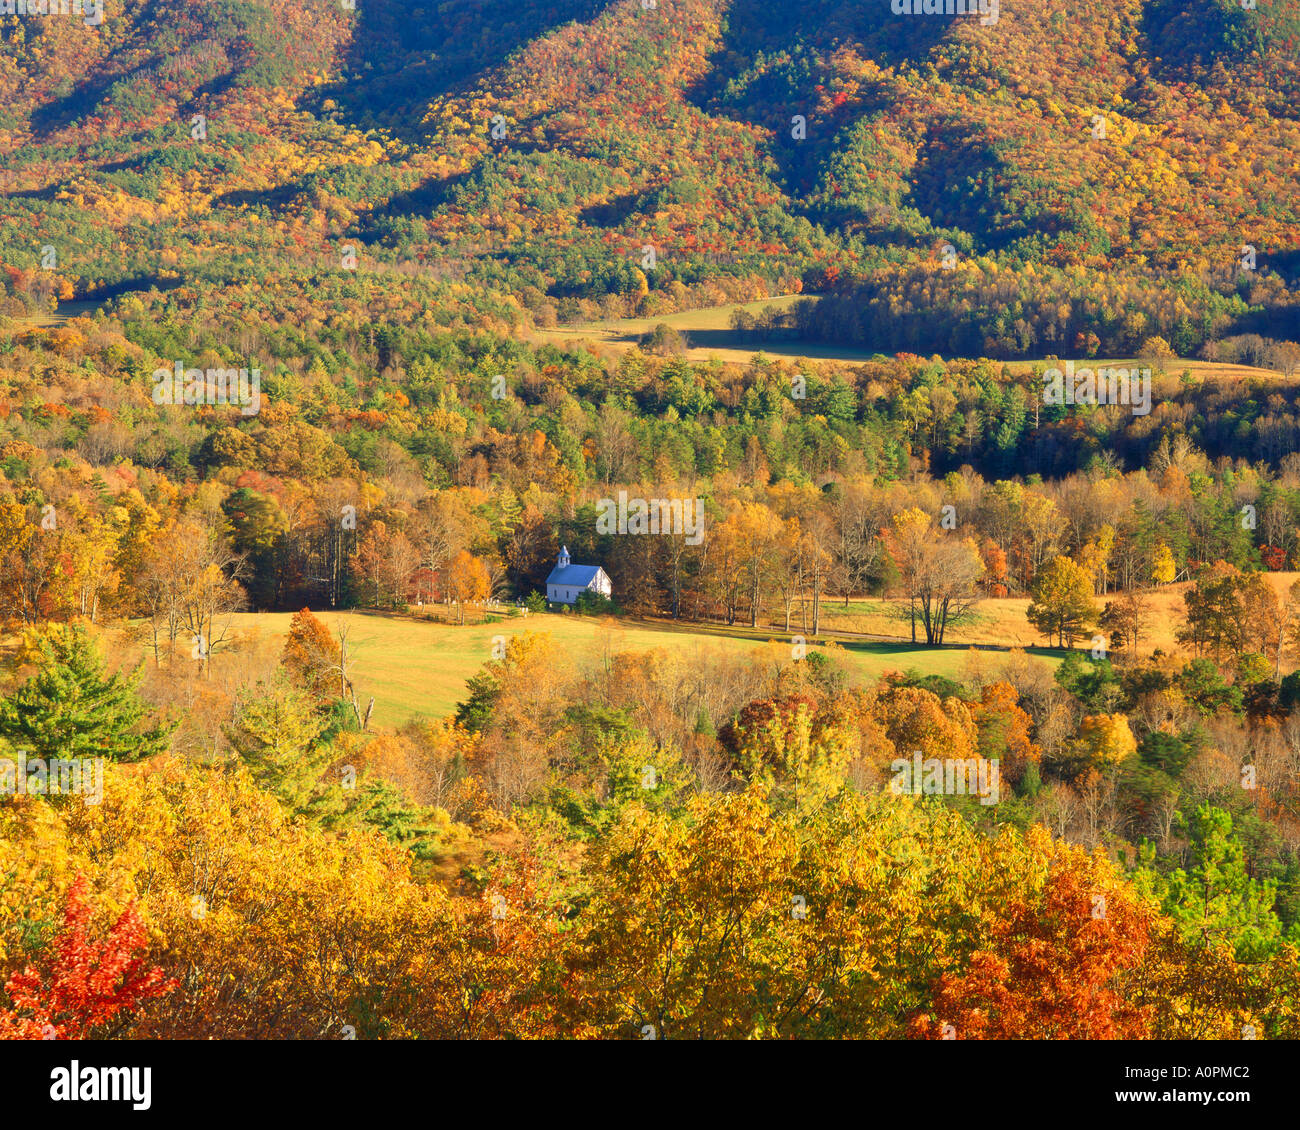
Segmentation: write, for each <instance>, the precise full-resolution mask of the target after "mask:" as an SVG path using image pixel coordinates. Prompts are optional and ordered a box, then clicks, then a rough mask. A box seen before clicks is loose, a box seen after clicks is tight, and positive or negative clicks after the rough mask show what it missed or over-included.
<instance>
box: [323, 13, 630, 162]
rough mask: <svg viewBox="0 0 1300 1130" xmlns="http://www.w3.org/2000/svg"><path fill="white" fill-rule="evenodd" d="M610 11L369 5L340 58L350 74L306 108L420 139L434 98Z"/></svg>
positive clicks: (467, 86) (364, 126)
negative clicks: (326, 108)
mask: <svg viewBox="0 0 1300 1130" xmlns="http://www.w3.org/2000/svg"><path fill="white" fill-rule="evenodd" d="M606 6H607V0H516V2H515V3H512V4H509V5H503V4H501V3H500V2H499V0H446V2H444V3H439V4H427V3H424V2H423V0H365V2H364V3H358V4H357V8H356V14H355V16H354V20H355V24H354V30H353V34H352V40H351V42H350V43H349V44H348V45H347V47H346V49H345V50H344V51H343V53H342V57H341V59H340V63H341V65H342V68H343V71H344V74H345V76H346V77H345V78H344V79H343V80H342V81H341V82H338V83H334V84H331V85H329V86H320V87H316V88H315V89H314V90H313V91H312V92H311V94H310V95H309V97H308V98H306V99H304V105H303V108H304V109H310V110H313V111H318V110H319V108H320V104H321V103H323V102H325V101H326V100H332V101H333V102H334V103H335V104H336V105H337V107H338V116H339V118H340V120H341V121H342V122H343V123H344V124H345V125H349V126H353V127H355V128H357V129H363V130H364V129H385V130H388V131H389V132H390V133H392V134H393V136H395V137H398V138H401V139H402V140H404V141H407V142H418V141H422V140H423V139H424V138H425V136H426V131H425V130H424V128H423V127H422V126H421V124H420V121H421V119H422V117H423V116H424V111H425V109H426V108H427V106H428V103H429V102H430V101H431V100H432V99H434V98H436V97H438V96H439V95H445V94H454V93H457V92H461V91H464V90H468V89H470V88H472V87H473V86H474V84H475V82H476V81H477V80H478V79H479V78H480V76H482V75H483V73H484V72H485V71H489V70H492V69H494V68H497V67H500V66H501V65H502V64H504V63H505V62H506V61H507V60H508V59H509V58H510V56H511V55H513V54H514V53H515V52H516V51H518V50H519V49H520V48H521V47H524V46H526V45H527V44H528V43H531V42H532V41H533V40H535V39H537V38H538V37H539V36H543V35H546V34H548V33H549V32H551V31H553V30H555V29H556V28H558V27H562V26H563V25H565V24H567V23H571V22H573V21H587V20H590V19H591V18H592V17H594V16H595V15H597V14H598V13H600V12H601V11H602V10H604V8H605V7H606ZM416 11H419V12H421V13H422V15H423V18H422V19H421V20H418V21H417V20H416V19H415V17H414V13H415V12H416Z"/></svg>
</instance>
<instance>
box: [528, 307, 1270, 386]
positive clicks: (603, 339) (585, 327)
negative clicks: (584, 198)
mask: <svg viewBox="0 0 1300 1130" xmlns="http://www.w3.org/2000/svg"><path fill="white" fill-rule="evenodd" d="M816 297H818V296H817V295H816V294H785V295H780V296H779V297H776V298H760V299H759V300H758V301H756V302H734V303H730V304H728V305H725V306H705V307H700V308H698V309H695V310H683V311H681V312H680V313H677V314H662V315H659V316H658V317H651V318H613V319H608V320H604V321H595V322H582V323H579V324H576V325H572V326H557V327H555V328H554V329H549V330H538V331H537V332H536V334H535V335H534V336H535V337H536V338H537V339H538V340H540V341H546V342H550V343H553V344H556V345H572V344H574V343H576V342H579V341H589V342H595V343H598V344H601V345H605V346H609V347H611V348H613V349H614V350H616V351H622V350H625V349H631V348H632V347H633V346H634V345H636V343H637V341H638V339H639V338H640V337H641V336H642V335H643V334H647V333H650V332H651V331H652V330H653V329H654V328H655V326H657V325H659V324H660V323H663V324H665V325H669V326H671V327H672V328H673V329H675V330H676V331H677V332H678V333H680V334H684V335H685V336H686V338H687V342H688V345H689V346H690V348H688V349H687V352H686V356H687V359H688V360H691V361H708V360H709V359H711V358H714V357H716V358H717V359H718V360H720V361H731V362H737V363H747V362H749V361H750V360H751V359H752V358H753V357H754V355H755V354H757V353H763V354H765V355H767V356H768V357H786V358H803V359H806V360H809V361H840V362H844V363H846V364H853V363H855V362H859V361H867V360H870V359H871V358H872V357H874V356H876V354H877V353H878V352H879V351H878V350H872V349H852V348H850V347H848V346H845V345H834V344H828V345H820V344H818V343H816V342H809V341H798V340H796V339H794V338H792V337H789V336H776V337H773V338H772V339H771V340H769V341H764V342H753V341H751V340H748V339H746V337H745V335H742V334H739V333H737V332H736V331H734V330H733V329H732V328H731V316H732V314H733V313H735V311H737V310H746V311H748V312H749V313H750V314H757V313H759V312H760V311H761V310H762V309H763V308H764V307H767V306H775V307H776V308H777V309H778V310H786V309H789V307H790V306H792V305H794V303H796V302H798V301H799V300H800V299H803V298H816ZM1053 363H1055V362H1053ZM1006 364H1007V365H1008V367H1009V369H1010V371H1011V372H1013V373H1023V372H1029V371H1031V370H1032V369H1033V367H1034V366H1035V365H1041V366H1046V365H1047V364H1048V362H1047V361H1046V360H1038V361H1009V362H1006ZM1075 364H1076V365H1078V366H1088V367H1090V368H1093V369H1097V368H1105V367H1107V366H1116V367H1124V366H1132V365H1146V364H1148V362H1142V361H1139V360H1138V359H1136V358H1114V359H1110V360H1102V359H1092V360H1086V359H1085V360H1080V359H1075ZM1151 367H1152V369H1153V370H1154V369H1155V368H1157V367H1159V368H1163V369H1164V371H1165V372H1166V373H1167V374H1169V375H1171V376H1177V375H1179V374H1181V373H1182V372H1183V371H1184V370H1189V371H1190V372H1191V375H1192V378H1193V379H1194V380H1205V379H1207V378H1220V379H1222V378H1233V379H1241V378H1246V377H1265V378H1272V379H1278V378H1279V377H1280V376H1281V374H1280V373H1277V372H1275V371H1274V370H1272V369H1259V368H1253V367H1251V366H1249V365H1228V364H1223V363H1220V362H1216V361H1200V360H1193V359H1182V358H1178V359H1167V360H1164V361H1161V362H1159V363H1158V365H1152V366H1151Z"/></svg>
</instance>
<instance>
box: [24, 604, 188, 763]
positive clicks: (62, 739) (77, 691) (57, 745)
mask: <svg viewBox="0 0 1300 1130" xmlns="http://www.w3.org/2000/svg"><path fill="white" fill-rule="evenodd" d="M35 650H36V653H37V666H38V669H37V672H36V674H35V675H33V676H32V677H31V678H30V679H28V680H27V682H25V683H24V684H23V685H22V686H21V687H19V688H18V689H17V690H16V691H14V693H13V694H11V695H9V696H8V697H7V698H3V699H0V736H2V737H4V738H7V739H8V740H9V741H10V742H12V743H13V745H14V747H15V748H16V749H20V750H25V751H26V752H27V753H28V754H29V755H30V756H33V757H43V758H47V759H48V758H55V757H62V758H72V757H106V758H109V759H111V760H113V761H139V760H141V759H143V758H146V757H152V756H154V755H155V754H158V753H162V752H163V751H164V750H166V749H167V745H168V739H169V737H170V735H171V732H172V730H174V729H175V728H176V726H175V723H172V724H170V725H154V726H143V727H142V725H141V723H142V722H143V721H144V720H145V719H146V717H147V716H148V715H149V714H150V711H149V708H148V707H147V706H146V705H145V704H144V703H143V702H141V701H140V699H139V697H138V695H137V694H136V688H137V687H138V686H139V683H140V678H141V676H142V674H143V664H142V665H141V666H140V667H139V668H137V669H136V670H135V671H133V672H132V673H131V674H130V675H127V676H120V675H109V674H107V673H106V670H105V667H104V660H103V657H102V655H101V654H100V651H99V648H98V646H97V645H96V643H95V641H94V640H92V639H91V638H90V636H89V635H87V634H86V631H85V629H84V628H81V627H79V626H69V627H57V628H52V629H51V630H50V631H49V632H47V633H45V634H43V635H41V636H40V637H38V638H37V640H36V641H35Z"/></svg>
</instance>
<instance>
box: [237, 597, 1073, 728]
mask: <svg viewBox="0 0 1300 1130" xmlns="http://www.w3.org/2000/svg"><path fill="white" fill-rule="evenodd" d="M316 615H317V616H318V617H320V619H321V620H322V621H324V623H325V624H327V625H328V626H329V627H330V628H331V629H333V627H334V625H335V624H336V623H337V622H339V621H343V622H345V623H350V624H351V626H352V633H351V645H352V646H353V647H354V648H355V654H356V659H357V666H356V670H357V677H356V685H357V691H358V695H359V696H361V698H362V701H363V704H364V700H365V698H366V697H368V696H369V695H374V697H375V712H374V723H375V724H376V725H378V726H384V727H393V726H399V725H401V724H402V723H403V722H405V721H406V720H407V719H409V718H411V717H412V716H413V715H416V714H425V715H430V716H442V715H446V714H449V713H451V712H452V711H453V710H454V709H455V706H456V704H457V703H458V702H460V701H462V700H463V699H464V698H465V685H466V682H467V680H468V679H469V677H470V676H471V675H473V674H474V673H475V672H476V671H478V670H479V668H480V667H482V666H483V664H484V663H485V662H487V661H488V660H489V659H490V658H491V657H492V646H493V637H495V636H505V637H507V638H508V637H510V636H513V635H515V634H517V633H519V632H525V631H534V632H549V633H550V634H551V635H552V636H553V637H554V638H555V640H556V642H557V643H558V644H560V645H561V646H562V647H563V648H564V650H565V651H566V652H567V653H568V654H570V655H572V656H573V657H574V658H575V659H576V660H577V661H578V662H579V663H593V664H594V663H595V662H597V661H598V660H599V657H600V656H601V655H602V654H605V653H606V652H607V651H613V652H620V651H649V650H651V649H654V648H662V649H664V650H666V651H669V652H676V653H679V654H681V655H683V656H685V657H689V658H694V659H697V660H698V661H701V662H708V660H709V658H710V656H718V657H721V656H724V655H728V654H731V655H734V654H737V653H750V654H757V653H761V652H762V651H764V650H765V649H767V648H768V646H769V641H770V640H772V639H774V638H777V639H782V640H783V642H782V644H781V645H780V648H781V651H782V653H783V654H785V655H788V647H789V643H788V637H784V636H783V635H781V634H780V633H774V632H772V631H770V630H769V631H766V632H765V631H763V630H761V629H760V630H759V631H757V632H753V633H749V632H747V631H746V632H744V634H737V633H732V632H730V630H723V629H715V628H711V627H701V626H699V625H689V626H685V625H673V624H658V623H644V622H640V621H630V620H620V621H615V622H614V623H613V626H612V627H606V626H604V625H603V624H602V623H601V622H600V621H597V620H595V619H591V618H588V617H581V616H575V615H564V614H560V613H542V614H536V613H535V614H533V615H530V616H528V617H526V618H520V619H503V620H500V621H498V622H496V623H483V624H465V625H463V626H457V625H451V624H435V623H430V622H428V621H424V620H420V619H416V618H414V617H409V616H388V615H380V614H377V613H368V612H317V613H316ZM291 618H292V613H288V612H261V613H242V614H240V615H238V616H236V617H235V627H236V630H237V631H238V632H240V633H241V634H244V633H251V632H254V631H256V633H257V634H258V635H260V636H261V637H262V638H263V639H275V640H279V639H282V638H283V637H284V636H285V635H286V634H287V633H288V630H289V621H290V619H291ZM895 631H896V629H895ZM839 642H840V643H841V644H842V646H843V647H844V651H843V656H844V661H845V664H846V665H847V666H848V667H849V669H850V670H851V671H852V672H854V673H855V674H857V675H859V676H861V677H866V678H876V677H878V676H880V675H882V674H884V673H885V672H887V671H905V670H908V669H910V668H915V669H916V670H918V671H920V672H922V673H923V674H941V675H949V676H957V675H960V674H961V671H962V666H963V664H964V662H965V658H966V652H965V650H964V649H960V648H943V649H931V648H926V647H913V646H912V645H911V644H910V643H879V642H875V641H839ZM1040 654H1042V655H1043V656H1044V657H1045V658H1046V661H1048V662H1056V661H1058V660H1059V655H1060V653H1048V652H1046V651H1041V652H1040Z"/></svg>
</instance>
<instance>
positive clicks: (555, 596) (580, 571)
mask: <svg viewBox="0 0 1300 1130" xmlns="http://www.w3.org/2000/svg"><path fill="white" fill-rule="evenodd" d="M584 592H594V593H599V594H600V595H601V596H604V597H612V596H613V595H614V584H613V582H612V581H611V580H610V579H609V574H608V573H606V572H605V570H604V569H602V568H601V567H600V566H599V565H574V564H573V563H572V562H571V561H570V560H569V547H568V546H567V545H566V546H565V547H564V548H563V549H561V550H560V556H559V559H558V560H557V561H556V563H555V568H554V569H552V570H551V575H550V576H549V577H547V578H546V599H547V600H549V601H552V602H554V603H555V604H576V603H577V602H578V597H579V596H581V595H582V594H583V593H584Z"/></svg>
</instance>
